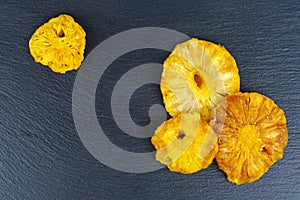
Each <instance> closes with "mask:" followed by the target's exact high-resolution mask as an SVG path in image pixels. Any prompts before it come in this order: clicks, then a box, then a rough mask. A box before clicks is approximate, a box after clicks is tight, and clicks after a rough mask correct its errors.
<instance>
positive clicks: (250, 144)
mask: <svg viewBox="0 0 300 200" xmlns="http://www.w3.org/2000/svg"><path fill="white" fill-rule="evenodd" d="M225 102H226V103H225V104H221V105H219V106H218V107H217V109H216V120H217V121H216V123H215V125H214V128H215V131H216V132H217V133H218V134H219V151H218V154H217V156H216V160H217V163H218V165H219V168H220V169H221V170H223V171H224V172H225V173H226V174H227V179H228V180H229V181H231V182H233V183H236V184H243V183H250V182H253V181H256V180H258V179H259V178H260V177H261V176H262V175H263V174H264V173H266V172H267V171H268V169H269V167H270V166H272V165H273V164H274V163H275V162H276V161H277V160H278V159H280V158H282V156H283V152H284V148H285V146H286V145H287V142H288V132H287V127H286V118H285V116H284V112H283V110H282V109H280V108H279V107H278V106H277V105H276V104H275V103H274V101H273V100H271V99H269V98H268V97H266V96H263V95H261V94H258V93H254V92H253V93H237V94H233V95H229V96H227V97H226V101H225Z"/></svg>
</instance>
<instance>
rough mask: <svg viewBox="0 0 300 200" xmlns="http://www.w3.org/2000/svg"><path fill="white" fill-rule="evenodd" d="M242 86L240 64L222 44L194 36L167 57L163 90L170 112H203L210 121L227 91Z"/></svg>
mask: <svg viewBox="0 0 300 200" xmlns="http://www.w3.org/2000/svg"><path fill="white" fill-rule="evenodd" d="M239 90H240V77H239V74H238V68H237V66H236V63H235V60H234V58H233V57H232V56H231V55H230V53H229V52H228V51H227V50H226V49H225V48H224V47H223V46H220V45H216V44H214V43H211V42H207V41H204V40H198V39H196V38H192V39H190V40H188V41H186V42H184V43H181V44H178V45H177V46H176V47H175V49H174V50H173V52H172V53H171V54H170V56H169V57H168V58H167V59H166V60H165V61H164V69H163V73H162V77H161V92H162V95H163V99H164V103H165V107H166V110H167V111H168V113H169V114H170V115H171V116H176V115H178V114H179V113H182V112H183V113H192V112H200V114H201V118H202V119H203V120H207V121H209V120H210V118H211V110H212V108H214V107H215V105H218V104H219V103H220V102H221V101H222V100H223V97H224V95H226V94H232V93H236V92H239Z"/></svg>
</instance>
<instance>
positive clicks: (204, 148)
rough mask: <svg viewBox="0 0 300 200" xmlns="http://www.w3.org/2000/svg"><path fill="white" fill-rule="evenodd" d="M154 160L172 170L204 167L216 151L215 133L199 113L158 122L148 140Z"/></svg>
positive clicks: (211, 159)
mask: <svg viewBox="0 0 300 200" xmlns="http://www.w3.org/2000/svg"><path fill="white" fill-rule="evenodd" d="M151 142H152V144H153V145H154V147H155V148H156V149H157V153H156V159H157V160H158V161H160V162H161V163H163V164H165V165H167V167H168V168H169V169H170V170H171V171H174V172H181V173H183V174H190V173H194V172H197V171H199V170H201V169H204V168H207V167H208V166H209V165H210V164H211V163H212V161H213V159H214V157H215V155H216V153H217V151H218V144H217V135H216V134H215V133H214V131H213V130H212V129H211V128H210V127H209V125H208V124H207V123H206V122H205V121H201V120H200V116H199V114H195V113H194V114H189V113H182V114H180V115H177V116H176V117H174V118H172V119H169V120H168V121H166V122H164V123H163V124H161V125H160V126H159V127H158V128H157V129H156V131H155V134H154V136H153V137H152V139H151Z"/></svg>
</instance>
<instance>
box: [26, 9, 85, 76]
mask: <svg viewBox="0 0 300 200" xmlns="http://www.w3.org/2000/svg"><path fill="white" fill-rule="evenodd" d="M85 35H86V34H85V32H84V30H83V28H82V27H81V26H80V25H79V24H78V23H76V22H75V21H74V19H73V18H72V17H71V16H69V15H64V14H63V15H60V16H58V17H56V18H53V19H51V20H50V21H49V22H47V23H45V24H44V25H42V26H40V27H39V28H38V29H37V30H36V31H35V33H34V34H33V35H32V37H31V39H30V41H29V49H30V53H31V55H32V57H33V58H34V60H35V62H39V63H41V64H43V65H45V66H49V67H50V68H51V70H52V71H54V72H59V73H62V74H64V73H65V72H67V71H70V70H77V69H78V68H79V67H80V64H81V62H82V61H83V58H84V56H83V54H84V48H85V43H86V41H85Z"/></svg>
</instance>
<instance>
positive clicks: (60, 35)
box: [57, 29, 65, 38]
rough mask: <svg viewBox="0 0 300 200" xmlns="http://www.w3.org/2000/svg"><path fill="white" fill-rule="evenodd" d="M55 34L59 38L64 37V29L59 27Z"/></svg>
mask: <svg viewBox="0 0 300 200" xmlns="http://www.w3.org/2000/svg"><path fill="white" fill-rule="evenodd" d="M57 36H58V37H60V38H63V37H65V33H64V31H63V30H62V29H60V31H58V32H57Z"/></svg>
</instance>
